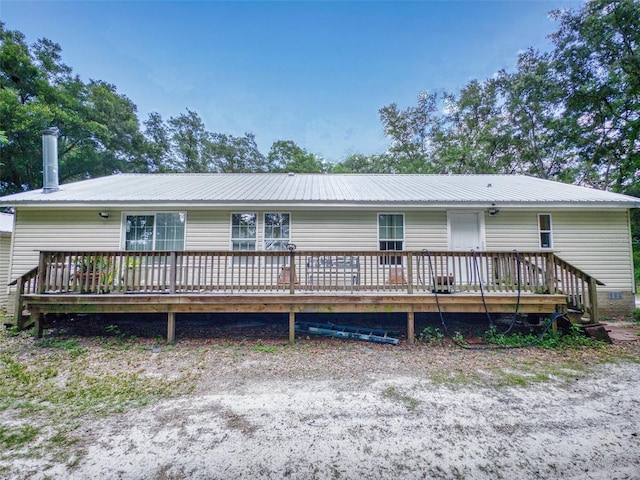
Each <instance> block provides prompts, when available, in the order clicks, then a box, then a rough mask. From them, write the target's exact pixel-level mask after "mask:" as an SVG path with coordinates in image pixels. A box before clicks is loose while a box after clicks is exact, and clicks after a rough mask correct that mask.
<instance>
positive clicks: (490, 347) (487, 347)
mask: <svg viewBox="0 0 640 480" xmlns="http://www.w3.org/2000/svg"><path fill="white" fill-rule="evenodd" d="M422 252H423V253H425V254H426V255H427V261H428V264H429V275H430V276H431V278H435V277H434V274H433V273H434V272H433V264H432V262H431V253H430V252H429V250H428V249H424V250H422ZM518 273H519V272H518ZM480 284H482V282H480ZM518 285H520V278H518ZM433 293H434V295H435V299H436V306H437V307H438V314H439V315H440V323H441V324H442V328H443V330H444V334H445V335H446V336H447V338H449V340H451V341H452V342H453V343H454V345H456V346H458V347H460V348H463V349H465V350H510V349H515V348H527V347H531V346H532V345H535V344H536V343H538V342H540V340H542V337H544V336H545V335H546V334H547V332H548V331H549V328H551V325H553V322H554V321H556V320H557V319H558V318H560V317H562V316H564V314H563V313H554V314H553V315H551V318H550V319H549V321H548V322H547V325H546V326H545V327H544V328H543V329H542V332H541V333H540V334H539V335H538V336H537V337H536V338H534V339H532V340H530V341H529V342H526V343H523V344H521V345H473V346H471V345H465V344H464V343H461V342H459V341H458V340H457V339H456V338H455V337H453V336H452V335H451V334H450V333H449V328H448V326H447V323H446V322H445V320H444V315H443V314H442V308H441V307H440V300H439V298H438V289H437V288H434V290H433ZM482 301H483V303H484V296H483V300H482ZM519 305H520V289H518V306H519ZM485 308H486V304H485ZM487 315H488V311H487ZM514 323H515V322H514ZM507 332H508V331H507Z"/></svg>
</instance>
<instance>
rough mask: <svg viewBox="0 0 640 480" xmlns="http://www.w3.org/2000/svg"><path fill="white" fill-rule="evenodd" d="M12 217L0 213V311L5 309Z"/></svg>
mask: <svg viewBox="0 0 640 480" xmlns="http://www.w3.org/2000/svg"><path fill="white" fill-rule="evenodd" d="M12 231H13V215H10V214H8V213H1V212H0V310H5V309H6V308H7V293H8V286H7V284H8V283H9V259H10V258H11V232H12Z"/></svg>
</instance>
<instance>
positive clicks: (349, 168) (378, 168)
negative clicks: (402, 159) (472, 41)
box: [331, 153, 410, 173]
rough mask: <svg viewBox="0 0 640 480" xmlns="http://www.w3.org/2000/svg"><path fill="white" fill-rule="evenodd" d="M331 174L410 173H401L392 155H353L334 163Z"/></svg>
mask: <svg viewBox="0 0 640 480" xmlns="http://www.w3.org/2000/svg"><path fill="white" fill-rule="evenodd" d="M331 172H332V173H410V172H406V171H403V170H402V168H401V166H400V165H399V164H398V162H396V160H395V158H394V157H393V156H392V155H389V154H386V153H383V154H373V155H369V156H367V155H363V154H361V153H354V154H353V155H349V156H348V157H347V158H345V159H344V160H343V161H342V162H339V163H336V164H335V165H334V166H333V169H332V170H331Z"/></svg>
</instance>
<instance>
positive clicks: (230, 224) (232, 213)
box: [229, 212, 260, 252]
mask: <svg viewBox="0 0 640 480" xmlns="http://www.w3.org/2000/svg"><path fill="white" fill-rule="evenodd" d="M247 214H248V215H254V216H255V218H256V236H255V238H254V240H255V244H256V246H255V248H254V249H253V250H234V249H233V241H234V237H233V216H234V215H247ZM259 222H260V215H258V212H231V213H229V251H230V252H257V251H258V245H259V238H258V237H259V236H260V224H259ZM236 240H237V241H241V239H240V238H238V239H236Z"/></svg>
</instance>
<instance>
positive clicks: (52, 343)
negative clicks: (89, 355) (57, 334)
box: [34, 338, 87, 357]
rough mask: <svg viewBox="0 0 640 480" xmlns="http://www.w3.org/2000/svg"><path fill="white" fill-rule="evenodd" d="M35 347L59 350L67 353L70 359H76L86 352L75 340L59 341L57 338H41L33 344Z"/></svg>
mask: <svg viewBox="0 0 640 480" xmlns="http://www.w3.org/2000/svg"><path fill="white" fill-rule="evenodd" d="M34 345H35V346H36V347H40V348H60V349H62V350H66V351H68V352H69V353H70V354H71V356H72V357H78V356H80V355H82V354H83V353H85V352H86V351H87V349H86V348H84V347H82V346H81V345H80V342H79V341H78V340H77V339H75V338H70V339H67V340H61V339H57V338H42V339H40V340H38V341H37V342H35V343H34Z"/></svg>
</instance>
